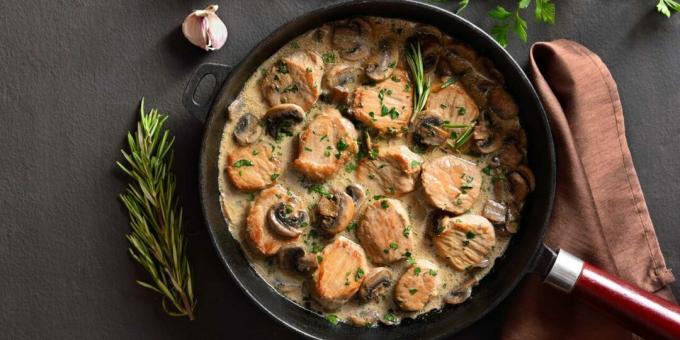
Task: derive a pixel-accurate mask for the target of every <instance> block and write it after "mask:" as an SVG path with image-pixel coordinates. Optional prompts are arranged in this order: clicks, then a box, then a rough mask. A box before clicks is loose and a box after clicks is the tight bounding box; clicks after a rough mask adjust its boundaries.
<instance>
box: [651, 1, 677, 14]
mask: <svg viewBox="0 0 680 340" xmlns="http://www.w3.org/2000/svg"><path fill="white" fill-rule="evenodd" d="M656 10H657V11H658V12H659V13H661V14H663V15H665V16H666V17H667V18H670V17H671V11H673V12H680V3H678V2H677V1H675V0H659V3H657V4H656Z"/></svg>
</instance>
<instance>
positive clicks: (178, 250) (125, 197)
mask: <svg viewBox="0 0 680 340" xmlns="http://www.w3.org/2000/svg"><path fill="white" fill-rule="evenodd" d="M140 115H141V117H140V120H139V122H138V123H137V131H135V132H134V133H132V132H130V133H128V136H127V142H128V148H129V151H127V152H126V151H124V150H121V153H122V154H123V158H125V164H123V163H121V162H116V164H117V165H118V167H119V168H120V169H122V170H123V171H124V172H125V173H126V174H127V175H128V176H129V177H130V179H131V182H130V184H129V185H128V187H127V189H126V190H125V192H124V193H122V194H121V195H120V199H121V201H123V204H124V205H125V207H126V208H127V210H128V213H129V216H130V226H131V227H132V232H131V233H130V234H129V235H127V239H128V241H129V242H130V248H129V251H130V255H132V258H133V259H135V261H137V263H139V264H140V265H141V266H142V267H143V268H144V270H146V271H147V272H148V273H149V276H150V279H151V281H147V282H144V281H137V283H139V284H140V285H141V286H142V287H145V288H148V289H151V290H152V291H154V292H156V293H158V294H160V295H161V296H162V297H163V300H162V306H163V309H164V310H165V312H166V313H168V314H169V315H172V316H186V317H188V318H189V319H190V320H193V319H194V308H195V307H196V298H195V297H194V291H193V284H192V281H191V268H190V267H189V261H188V259H187V254H186V248H187V243H186V240H185V239H184V233H183V227H182V208H181V207H180V206H179V203H178V200H177V196H176V195H175V176H174V175H173V173H172V171H171V169H170V168H171V166H172V161H173V152H172V145H173V143H174V138H173V137H171V136H170V132H169V131H168V130H167V129H164V128H163V125H164V124H165V121H166V120H167V118H168V117H167V116H164V115H161V114H159V113H158V111H157V110H155V109H152V110H151V111H149V112H145V111H144V99H142V103H141V105H140ZM168 303H169V305H168Z"/></svg>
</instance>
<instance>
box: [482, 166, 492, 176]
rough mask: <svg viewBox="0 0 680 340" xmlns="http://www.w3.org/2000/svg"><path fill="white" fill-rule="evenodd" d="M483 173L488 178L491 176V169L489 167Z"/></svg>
mask: <svg viewBox="0 0 680 340" xmlns="http://www.w3.org/2000/svg"><path fill="white" fill-rule="evenodd" d="M482 172H483V173H484V174H486V175H487V176H491V167H490V166H488V165H487V166H486V167H485V168H484V169H482Z"/></svg>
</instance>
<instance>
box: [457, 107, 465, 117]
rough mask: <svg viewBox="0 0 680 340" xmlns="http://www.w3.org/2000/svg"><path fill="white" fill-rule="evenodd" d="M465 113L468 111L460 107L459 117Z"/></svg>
mask: <svg viewBox="0 0 680 340" xmlns="http://www.w3.org/2000/svg"><path fill="white" fill-rule="evenodd" d="M465 112H467V110H466V109H465V108H464V107H462V106H459V107H458V115H459V116H462V115H464V114H465Z"/></svg>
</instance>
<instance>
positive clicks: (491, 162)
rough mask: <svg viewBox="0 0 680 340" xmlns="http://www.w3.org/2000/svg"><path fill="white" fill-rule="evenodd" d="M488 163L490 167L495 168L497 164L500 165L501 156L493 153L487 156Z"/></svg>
mask: <svg viewBox="0 0 680 340" xmlns="http://www.w3.org/2000/svg"><path fill="white" fill-rule="evenodd" d="M488 163H489V166H490V167H491V168H492V169H497V168H498V167H499V166H501V158H500V157H499V156H498V155H493V156H491V158H489V162H488Z"/></svg>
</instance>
